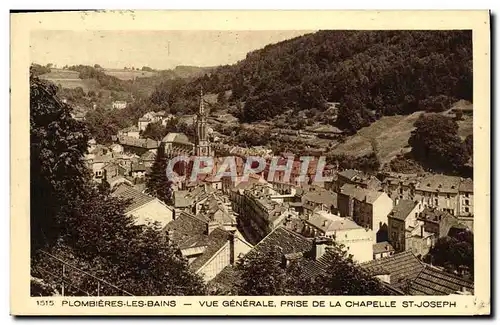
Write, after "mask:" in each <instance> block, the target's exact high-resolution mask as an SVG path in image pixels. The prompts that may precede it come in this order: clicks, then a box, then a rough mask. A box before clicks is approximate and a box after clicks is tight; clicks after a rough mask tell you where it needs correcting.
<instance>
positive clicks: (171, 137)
mask: <svg viewBox="0 0 500 325" xmlns="http://www.w3.org/2000/svg"><path fill="white" fill-rule="evenodd" d="M161 142H167V143H169V142H172V143H183V144H191V141H189V139H188V137H187V136H186V135H185V134H184V133H169V134H167V135H166V136H165V137H163V140H161Z"/></svg>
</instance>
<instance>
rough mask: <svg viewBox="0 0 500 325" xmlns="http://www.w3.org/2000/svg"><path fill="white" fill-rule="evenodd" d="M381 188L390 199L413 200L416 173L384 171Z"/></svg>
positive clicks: (416, 180)
mask: <svg viewBox="0 0 500 325" xmlns="http://www.w3.org/2000/svg"><path fill="white" fill-rule="evenodd" d="M382 177H383V182H382V188H383V190H384V192H386V193H387V195H389V197H390V198H391V199H392V200H394V201H395V200H396V199H400V200H415V188H416V186H417V184H418V180H419V175H418V174H402V173H385V174H384V175H382Z"/></svg>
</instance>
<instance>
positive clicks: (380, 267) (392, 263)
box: [360, 251, 424, 287]
mask: <svg viewBox="0 0 500 325" xmlns="http://www.w3.org/2000/svg"><path fill="white" fill-rule="evenodd" d="M360 266H361V267H362V268H364V269H365V270H367V271H368V272H370V273H372V274H373V275H382V274H389V275H390V281H391V285H393V286H395V287H399V286H401V285H404V284H405V282H406V280H413V279H415V278H416V277H417V276H418V274H419V273H420V272H421V271H422V270H423V268H424V264H423V263H422V262H420V260H419V259H418V258H417V257H415V255H413V253H411V252H410V251H405V252H401V253H397V254H394V255H392V256H388V257H383V258H381V259H378V260H372V261H369V262H365V263H361V264H360Z"/></svg>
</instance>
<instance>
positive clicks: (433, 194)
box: [415, 174, 461, 215]
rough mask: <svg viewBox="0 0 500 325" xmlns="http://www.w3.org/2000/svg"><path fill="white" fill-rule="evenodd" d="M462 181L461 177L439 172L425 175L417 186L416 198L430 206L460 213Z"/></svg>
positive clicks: (455, 213)
mask: <svg viewBox="0 0 500 325" xmlns="http://www.w3.org/2000/svg"><path fill="white" fill-rule="evenodd" d="M460 183H461V179H460V177H455V176H447V175H439V174H437V175H428V176H425V177H423V178H422V179H420V180H419V182H418V184H417V185H416V187H415V199H416V200H418V201H420V202H421V203H422V204H423V205H426V206H428V207H432V208H437V209H439V210H441V211H445V212H448V213H449V214H451V215H459V201H460V200H459V195H458V189H459V186H460Z"/></svg>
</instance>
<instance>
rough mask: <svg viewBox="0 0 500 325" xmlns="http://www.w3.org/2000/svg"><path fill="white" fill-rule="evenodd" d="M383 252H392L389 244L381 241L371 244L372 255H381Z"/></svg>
mask: <svg viewBox="0 0 500 325" xmlns="http://www.w3.org/2000/svg"><path fill="white" fill-rule="evenodd" d="M385 252H394V247H392V245H391V244H390V243H389V242H386V241H383V242H380V243H375V244H373V254H381V253H385Z"/></svg>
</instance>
